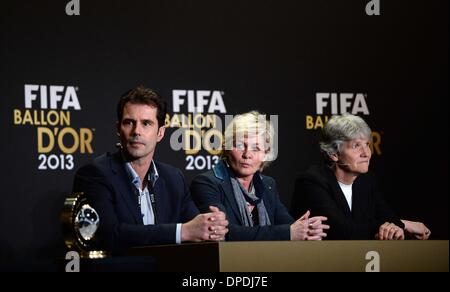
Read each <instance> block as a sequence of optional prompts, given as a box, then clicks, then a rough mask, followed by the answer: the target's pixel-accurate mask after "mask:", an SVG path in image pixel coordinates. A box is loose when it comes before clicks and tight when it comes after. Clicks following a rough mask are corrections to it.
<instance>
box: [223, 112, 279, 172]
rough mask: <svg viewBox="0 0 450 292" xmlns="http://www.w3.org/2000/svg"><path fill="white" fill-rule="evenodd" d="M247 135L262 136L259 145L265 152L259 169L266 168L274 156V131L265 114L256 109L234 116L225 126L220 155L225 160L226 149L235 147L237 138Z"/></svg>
mask: <svg viewBox="0 0 450 292" xmlns="http://www.w3.org/2000/svg"><path fill="white" fill-rule="evenodd" d="M248 136H263V142H264V144H263V145H260V146H261V147H262V149H263V150H264V151H265V152H266V155H265V157H264V159H263V163H262V164H261V167H260V169H259V170H260V171H262V170H263V169H264V168H266V167H267V166H268V165H269V164H270V163H271V161H272V160H274V159H275V157H274V136H275V131H274V128H273V125H272V123H271V122H270V121H269V120H267V119H266V115H265V114H262V113H260V112H258V111H255V110H253V111H250V112H247V113H243V114H239V115H237V116H235V117H234V118H233V119H232V120H231V122H230V123H229V124H228V125H227V127H226V128H225V134H224V143H223V145H222V151H221V153H220V157H221V158H222V159H223V160H225V161H226V160H227V151H229V150H232V149H233V148H234V147H235V142H236V140H237V138H243V137H248Z"/></svg>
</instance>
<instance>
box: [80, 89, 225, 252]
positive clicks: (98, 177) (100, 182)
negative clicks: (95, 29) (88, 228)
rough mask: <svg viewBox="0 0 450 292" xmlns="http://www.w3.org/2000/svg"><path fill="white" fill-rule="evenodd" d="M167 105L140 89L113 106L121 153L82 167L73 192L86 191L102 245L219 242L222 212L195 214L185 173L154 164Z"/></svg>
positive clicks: (113, 248)
mask: <svg viewBox="0 0 450 292" xmlns="http://www.w3.org/2000/svg"><path fill="white" fill-rule="evenodd" d="M165 116H166V103H165V101H164V100H163V99H162V98H161V97H160V96H159V95H158V94H157V93H156V92H155V91H153V90H151V89H148V88H145V87H143V86H138V87H136V88H134V89H132V90H130V91H128V92H127V93H126V94H124V95H123V96H122V97H121V98H120V100H119V103H118V104H117V117H118V121H117V134H118V136H119V137H120V148H121V149H120V150H119V151H118V152H116V153H113V154H111V153H106V154H104V155H102V156H100V157H98V158H96V159H95V160H94V162H93V163H91V164H89V165H86V166H84V167H82V168H80V169H79V170H78V172H77V174H76V176H75V181H74V186H73V190H74V191H82V192H85V193H86V194H87V196H88V198H89V200H90V201H91V203H92V205H93V207H94V208H95V209H96V210H97V212H98V213H99V216H100V226H99V231H98V236H99V240H100V247H101V248H103V249H106V250H109V251H122V250H124V249H126V248H129V247H134V246H143V245H154V244H169V243H181V242H184V241H203V240H215V241H219V240H223V239H224V237H225V234H226V233H227V232H228V229H227V226H228V221H227V220H226V218H225V214H224V213H223V212H221V211H219V209H217V208H215V207H210V213H206V214H201V215H199V212H198V209H197V208H196V206H195V204H194V203H193V201H192V199H191V196H190V193H189V190H188V188H187V186H186V182H185V179H184V176H183V174H182V173H181V171H180V170H179V169H177V168H174V167H172V166H169V165H167V164H164V163H161V162H156V161H155V160H154V153H155V149H156V144H157V143H158V142H160V141H161V140H162V138H163V137H164V131H165V127H164V118H165Z"/></svg>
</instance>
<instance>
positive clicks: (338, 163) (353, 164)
mask: <svg viewBox="0 0 450 292" xmlns="http://www.w3.org/2000/svg"><path fill="white" fill-rule="evenodd" d="M335 164H337V165H340V166H353V167H355V166H356V163H342V162H339V161H336V162H335ZM355 168H356V167H355Z"/></svg>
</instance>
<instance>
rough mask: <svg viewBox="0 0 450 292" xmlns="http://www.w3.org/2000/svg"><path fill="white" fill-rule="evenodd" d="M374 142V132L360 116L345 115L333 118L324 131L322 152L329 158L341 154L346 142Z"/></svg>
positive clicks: (321, 143)
mask: <svg viewBox="0 0 450 292" xmlns="http://www.w3.org/2000/svg"><path fill="white" fill-rule="evenodd" d="M358 138H363V139H368V140H370V141H371V140H372V130H370V127H369V126H368V125H367V123H366V122H365V121H364V120H363V119H362V118H361V117H358V116H355V115H352V114H349V113H345V114H342V115H340V116H338V115H336V116H333V117H331V119H330V120H328V122H327V123H326V125H325V127H324V128H323V130H322V137H321V141H320V142H319V145H320V150H321V151H322V152H323V153H324V154H325V155H326V157H329V156H330V155H333V154H339V153H340V152H341V146H342V144H343V143H344V142H345V141H349V140H353V139H358Z"/></svg>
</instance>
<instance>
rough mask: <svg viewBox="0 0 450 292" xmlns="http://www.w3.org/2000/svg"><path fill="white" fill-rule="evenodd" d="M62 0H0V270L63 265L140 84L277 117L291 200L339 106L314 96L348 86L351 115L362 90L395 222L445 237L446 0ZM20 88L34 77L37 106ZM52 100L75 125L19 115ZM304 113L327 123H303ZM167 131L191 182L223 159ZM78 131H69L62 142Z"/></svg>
mask: <svg viewBox="0 0 450 292" xmlns="http://www.w3.org/2000/svg"><path fill="white" fill-rule="evenodd" d="M67 2H69V1H33V2H31V3H25V2H24V1H8V2H7V3H3V4H2V7H1V23H0V32H1V46H0V50H1V67H0V68H1V69H0V70H1V77H2V78H1V81H0V82H1V83H0V84H1V87H0V110H1V115H0V119H1V129H2V135H1V137H2V143H0V147H1V148H0V149H1V154H2V155H1V161H2V167H3V171H2V173H1V175H0V177H1V182H2V183H1V186H2V190H1V195H0V250H1V253H0V262H1V264H0V267H2V268H4V269H8V270H10V269H29V270H33V269H53V268H54V265H53V259H55V258H57V257H59V256H62V255H63V253H64V245H63V241H62V235H61V230H60V224H59V219H58V216H59V212H60V211H61V208H62V203H63V200H64V196H65V195H66V194H67V193H68V192H70V190H71V184H72V180H73V176H74V173H75V170H76V169H78V168H79V167H80V166H81V165H83V164H85V163H86V162H88V161H89V160H91V159H92V158H94V157H95V156H97V155H99V154H101V153H103V152H105V151H114V150H115V148H114V144H115V142H116V137H115V106H116V101H117V98H118V96H120V95H121V94H122V93H123V92H125V91H126V90H128V89H130V88H132V87H134V86H136V85H139V84H144V85H146V86H148V87H151V88H154V89H156V90H158V91H159V92H160V93H161V94H162V95H163V96H165V97H166V99H167V100H168V103H169V109H170V116H171V117H173V115H174V114H178V115H181V114H188V108H187V107H186V106H185V105H183V106H182V107H181V109H180V112H179V113H173V108H172V105H173V90H179V89H180V90H193V91H194V92H196V91H198V90H207V91H210V92H211V96H212V93H213V92H216V93H218V94H219V95H220V97H221V98H222V100H223V103H224V105H225V108H226V114H237V113H241V112H245V111H248V110H251V109H258V110H260V111H262V112H265V113H268V114H272V115H278V119H279V127H278V130H279V131H278V132H279V156H278V159H277V160H276V161H275V162H274V163H273V164H272V166H271V167H270V168H268V169H267V170H266V174H268V175H271V176H273V177H274V178H275V179H276V180H277V183H278V188H279V191H280V195H281V198H282V201H283V202H284V203H285V204H286V205H287V206H289V204H290V200H291V194H292V191H293V182H294V180H295V177H296V175H297V174H298V173H299V172H301V171H303V170H305V169H306V168H307V167H308V166H310V165H311V164H314V163H317V162H318V161H319V159H320V157H319V151H318V146H317V139H318V133H319V132H318V129H319V128H320V120H322V119H323V118H324V117H325V116H329V115H330V114H332V107H331V106H330V105H329V106H327V107H325V109H324V111H323V114H322V115H320V114H319V113H318V112H317V110H316V106H317V102H316V95H317V93H336V94H337V96H338V97H339V96H342V94H345V93H349V94H351V95H350V97H349V99H348V101H349V103H350V104H351V106H350V108H349V110H351V109H352V107H353V105H354V103H355V102H356V101H355V100H356V96H357V95H358V94H360V95H362V96H363V99H364V101H363V103H364V105H365V106H366V108H367V110H368V114H367V113H362V112H356V113H357V114H360V115H361V116H363V117H364V119H366V120H367V121H368V123H369V125H370V126H371V127H372V129H373V130H374V131H375V132H376V133H377V134H378V136H379V139H378V141H379V144H378V150H377V151H376V152H375V153H374V156H373V160H372V164H371V168H372V170H373V171H374V172H375V173H376V174H377V176H378V178H379V180H380V182H381V184H382V186H383V188H384V190H385V192H386V197H387V199H388V200H389V201H390V202H391V204H392V205H393V207H394V208H395V210H396V211H397V213H398V214H400V215H401V216H402V217H404V218H409V219H413V220H414V219H417V220H421V221H423V222H425V223H426V224H427V225H428V226H429V227H430V229H431V230H432V232H433V234H432V238H434V239H448V150H447V149H448V147H449V145H448V124H449V123H448V95H449V94H448V93H449V92H448V79H449V67H448V49H449V48H448V36H449V34H448V33H449V31H448V1H445V0H442V1H437V0H436V1H428V2H422V1H404V0H402V1H385V0H381V15H380V16H368V15H366V13H365V5H366V3H367V2H368V1H331V0H328V1H325V0H308V1H133V0H130V1H86V0H81V1H80V2H81V11H80V12H81V15H79V16H67V15H66V13H65V6H66V3H67ZM92 2H95V3H92ZM392 2H394V3H392ZM25 85H39V86H40V87H37V88H39V89H38V90H37V91H32V93H33V94H36V100H35V101H32V102H31V107H30V108H26V102H25V99H26V94H25V88H26V86H25ZM43 86H45V87H46V88H47V90H49V89H50V86H63V87H61V88H57V87H53V89H54V90H56V91H58V90H62V93H61V94H62V96H64V95H65V94H66V93H67V92H69V93H70V92H72V91H73V92H75V97H74V95H70V94H68V98H69V100H68V101H71V102H74V100H75V99H76V100H78V102H79V104H80V108H79V109H76V108H74V106H72V107H69V108H67V109H63V99H64V98H62V100H61V102H56V105H57V106H56V108H55V109H51V108H49V107H50V100H49V101H48V108H47V109H45V107H43V106H42V105H41V99H43V95H41V94H39V92H40V91H39V90H40V89H41V88H45V87H43ZM55 88H56V89H55ZM47 95H48V96H49V95H50V93H49V92H48V93H47ZM209 101H211V99H209ZM186 103H187V102H185V104H186ZM360 103H361V101H359V105H361V104H360ZM51 111H52V113H51V114H50V115H53V116H52V117H53V118H54V117H55V116H56V115H57V114H60V113H69V114H70V123H69V124H63V125H52V126H50V125H44V126H43V125H37V123H39V122H40V123H42V121H38V120H36V119H33V118H32V119H31V120H30V119H28V120H27V121H26V122H25V120H24V118H25V115H26V112H28V114H30V115H31V116H33V115H34V113H35V112H36V114H37V117H38V118H39V117H40V115H41V114H43V115H44V116H45V115H47V114H49V112H51ZM214 113H215V114H218V115H219V116H220V117H221V118H223V116H224V113H219V112H217V111H216V112H214ZM214 113H206V112H205V113H204V115H207V114H214ZM338 113H341V111H339V112H338ZM308 118H312V119H313V120H314V122H315V123H319V124H317V126H318V129H309V126H308V123H307V119H308ZM318 119H320V120H318ZM30 121H31V122H30ZM39 127H44V128H46V129H47V130H48V131H50V132H52V133H55V132H56V131H58V132H59V131H62V130H63V129H64V128H70V129H67V130H66V131H67V132H70V133H72V132H74V133H80V131H84V132H87V133H88V134H87V135H92V137H93V138H92V141H91V143H90V145H91V147H92V150H93V151H92V153H89V151H86V153H81V151H82V149H81V148H80V147H78V148H76V149H75V151H74V152H73V153H69V152H71V151H68V150H67V148H66V149H61V147H58V145H57V137H58V136H56V140H55V141H56V144H55V146H54V147H53V148H52V149H51V150H50V151H49V152H46V153H44V152H45V151H43V150H42V149H39V148H38V131H39V130H38V128H39ZM173 131H174V129H168V131H167V136H166V138H165V140H164V141H163V142H162V143H161V144H160V145H159V147H158V150H157V159H159V160H161V161H165V162H167V163H171V164H174V165H176V166H178V167H179V168H181V169H183V171H184V173H185V175H186V177H187V179H188V181H190V180H191V179H192V178H193V177H194V176H195V175H196V174H198V173H199V172H202V171H205V170H206V169H207V166H205V167H202V166H203V165H202V162H207V161H209V160H211V161H214V158H213V157H212V155H210V154H209V153H207V152H206V151H204V150H202V151H200V152H199V153H197V154H195V155H192V157H189V155H188V154H186V153H185V152H184V151H174V150H173V149H172V148H171V147H170V144H169V137H170V133H172V132H173ZM77 135H79V134H77ZM85 135H86V134H85ZM43 137H44V138H43V139H44V140H43V143H44V145H48V142H49V140H48V139H49V138H48V137H47V136H45V135H44V136H43ZM86 137H87V136H86ZM78 138H79V137H78ZM76 139H77V138H74V137H73V136H71V135H65V137H62V138H61V141H62V143H63V144H64V145H66V147H69V146H71V145H73V143H75V140H76ZM380 139H381V140H380ZM86 150H88V149H86ZM70 155H71V156H70ZM190 160H192V162H195V161H196V162H197V167H196V166H195V164H194V169H193V170H191V169H187V168H189V163H190ZM71 161H73V163H72V162H71ZM61 162H63V165H64V169H62V166H61ZM56 163H58V165H56ZM39 166H41V168H44V169H39ZM52 167H53V168H55V169H51V168H52ZM45 168H46V169H45ZM67 168H70V169H67Z"/></svg>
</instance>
